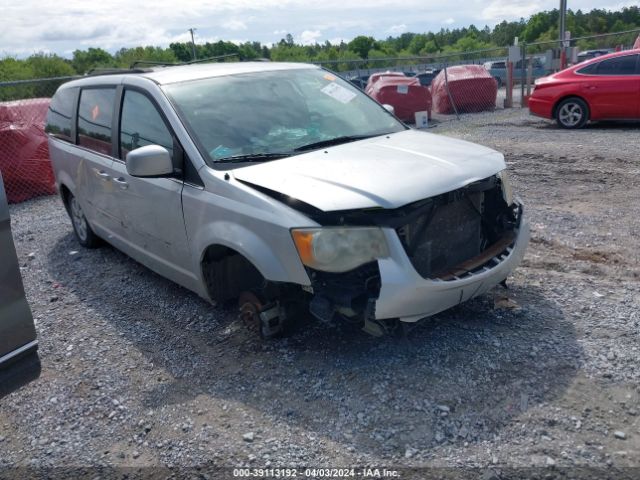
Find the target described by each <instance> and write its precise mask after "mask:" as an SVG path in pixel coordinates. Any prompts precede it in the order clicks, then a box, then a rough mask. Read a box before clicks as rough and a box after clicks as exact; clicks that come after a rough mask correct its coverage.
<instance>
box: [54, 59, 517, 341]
mask: <svg viewBox="0 0 640 480" xmlns="http://www.w3.org/2000/svg"><path fill="white" fill-rule="evenodd" d="M388 109H389V107H385V106H382V105H380V104H378V103H376V102H375V101H374V100H372V99H370V98H369V97H368V96H366V95H365V94H364V93H362V92H361V91H360V90H358V89H357V88H356V87H354V86H352V85H351V84H349V83H348V82H346V81H344V80H342V79H341V78H339V77H338V76H336V75H334V74H332V73H331V72H328V71H327V70H324V69H322V68H319V67H317V66H313V65H305V64H297V63H296V64H287V63H269V62H256V63H221V64H207V65H190V66H177V67H162V68H153V69H149V70H130V71H125V72H122V71H119V72H118V71H115V72H110V74H109V75H106V74H104V75H98V76H90V77H86V78H83V79H80V80H75V81H72V82H69V83H67V84H64V85H63V86H62V87H60V89H59V90H58V91H57V93H56V95H55V96H54V98H53V100H52V102H51V107H50V111H49V116H48V125H47V131H48V132H49V135H50V141H49V147H50V152H51V159H52V162H53V166H54V171H55V175H56V181H57V185H58V188H59V191H60V194H61V196H62V199H63V202H64V205H65V206H66V208H67V210H68V212H69V215H70V217H71V219H72V223H73V228H74V230H75V233H76V235H77V237H78V240H79V242H80V243H81V244H82V245H84V246H86V247H94V246H96V245H97V244H98V243H99V241H100V239H103V240H106V241H107V242H109V243H110V244H112V245H114V246H115V247H117V248H118V249H120V250H122V251H123V252H125V253H127V254H128V255H130V256H131V257H133V258H134V259H136V260H137V261H139V262H140V263H142V264H144V265H146V266H147V267H149V268H150V269H152V270H154V271H155V272H157V273H159V274H161V275H163V276H165V277H167V278H169V279H171V280H173V281H175V282H176V283H178V284H180V285H183V286H184V287H186V288H188V289H190V290H193V291H194V292H196V293H197V294H198V295H200V296H202V297H203V298H205V299H207V300H210V301H214V302H225V301H228V300H232V299H237V298H239V299H240V310H241V312H242V314H241V316H242V318H243V319H244V320H245V321H246V322H247V323H248V324H249V326H251V327H252V328H255V329H257V330H258V331H260V332H261V334H262V335H264V336H267V337H268V336H272V335H276V334H278V333H281V332H282V331H283V330H284V329H285V327H286V326H287V324H288V323H290V321H292V319H294V318H295V315H294V313H295V312H298V311H299V310H300V307H301V306H304V307H305V308H306V307H308V308H309V310H310V311H311V313H312V314H313V315H314V316H315V317H317V318H319V319H321V320H323V321H330V320H335V319H344V320H346V321H349V322H355V323H358V324H360V325H361V326H362V327H363V328H364V329H365V331H367V332H370V333H372V334H376V335H380V334H383V333H388V332H391V331H392V330H394V329H395V328H397V327H398V325H402V322H416V321H417V320H419V319H422V318H425V317H428V316H430V315H433V314H435V313H438V312H440V311H442V310H444V309H447V308H449V307H452V306H454V305H457V304H459V303H461V302H463V301H465V300H468V299H470V298H472V297H475V296H477V295H480V294H483V293H484V292H486V291H487V290H489V289H490V288H492V287H493V286H495V285H496V284H498V283H500V282H503V281H504V280H505V279H506V277H507V276H508V275H509V273H510V272H511V271H512V270H513V269H514V268H515V267H516V266H517V265H518V263H519V262H520V260H521V259H522V257H523V255H524V251H525V248H526V245H527V243H528V239H529V230H528V224H527V220H526V218H525V216H524V214H523V207H522V205H521V203H520V202H519V201H518V200H516V199H514V197H513V194H512V192H511V187H510V184H509V178H508V176H507V173H506V171H505V162H504V158H503V156H502V155H501V154H500V153H498V152H496V151H493V150H490V149H488V148H485V147H482V146H479V145H474V144H471V143H467V142H463V141H460V140H454V139H451V138H447V137H443V136H439V135H433V134H430V133H425V132H421V131H417V130H412V129H409V128H408V127H406V126H405V125H404V124H403V123H401V122H400V121H399V120H397V119H396V118H395V117H394V116H393V114H392V113H390V111H388Z"/></svg>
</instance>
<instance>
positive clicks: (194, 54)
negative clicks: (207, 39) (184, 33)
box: [189, 28, 197, 60]
mask: <svg viewBox="0 0 640 480" xmlns="http://www.w3.org/2000/svg"><path fill="white" fill-rule="evenodd" d="M196 30H197V28H190V29H189V32H191V56H192V57H193V60H195V59H196V42H195V41H194V40H193V32H195V31H196Z"/></svg>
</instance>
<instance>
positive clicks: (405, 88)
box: [398, 85, 409, 95]
mask: <svg viewBox="0 0 640 480" xmlns="http://www.w3.org/2000/svg"><path fill="white" fill-rule="evenodd" d="M398 93H402V94H403V95H406V94H407V93H409V85H398Z"/></svg>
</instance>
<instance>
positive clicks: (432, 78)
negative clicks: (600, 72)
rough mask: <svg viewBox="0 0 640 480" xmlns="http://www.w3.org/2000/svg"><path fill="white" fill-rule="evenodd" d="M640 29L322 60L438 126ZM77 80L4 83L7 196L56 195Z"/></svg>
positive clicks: (525, 90) (402, 111)
mask: <svg viewBox="0 0 640 480" xmlns="http://www.w3.org/2000/svg"><path fill="white" fill-rule="evenodd" d="M639 35H640V29H636V30H628V31H625V32H617V33H613V34H604V35H594V36H588V37H578V38H574V39H571V40H565V41H562V42H560V41H549V42H536V43H531V44H520V45H519V46H515V47H513V46H512V47H500V48H491V49H483V50H475V51H470V52H451V53H440V54H433V55H425V56H417V57H395V58H369V59H366V60H353V61H327V62H322V63H319V65H321V66H323V67H325V68H327V69H329V70H332V71H334V72H336V73H337V74H338V75H340V76H341V77H343V78H345V79H346V80H348V81H350V82H351V83H352V84H354V85H355V86H357V87H359V88H361V89H362V90H364V91H365V92H366V93H368V94H369V95H371V96H373V97H374V98H376V99H378V100H379V101H380V102H381V103H389V104H391V105H392V106H393V107H394V109H395V110H396V113H397V114H398V115H399V116H400V117H401V118H402V119H403V120H404V121H406V122H407V123H414V121H415V120H414V113H415V112H419V113H420V112H426V113H427V117H428V122H431V124H434V123H438V122H449V121H452V120H456V119H460V118H461V117H462V116H464V115H467V114H471V113H478V112H488V111H489V112H490V111H499V110H502V109H505V108H519V107H525V106H526V105H527V99H528V97H529V95H530V94H531V92H532V90H533V84H534V82H535V80H537V79H538V78H540V77H543V76H546V75H549V74H550V73H553V72H555V71H558V70H560V69H562V68H564V67H566V66H569V65H572V64H575V63H578V62H581V61H584V60H587V59H589V58H593V57H595V56H599V55H603V54H606V53H610V52H613V51H616V50H626V49H629V48H632V46H633V44H634V42H635V41H636V39H637V38H638V36H639ZM73 78H77V77H56V78H46V79H34V80H20V81H12V82H0V170H1V171H2V174H3V178H4V182H5V189H6V191H7V194H8V198H9V202H11V203H15V202H21V201H24V200H27V199H29V198H33V197H35V196H38V195H48V194H52V193H55V189H54V179H53V173H52V171H51V165H50V162H49V155H48V148H47V138H46V135H45V133H44V123H45V118H46V112H47V108H48V105H49V101H50V98H51V97H52V96H53V94H54V93H55V91H56V89H57V88H58V87H59V86H60V85H61V84H62V83H64V82H66V81H69V80H72V79H73ZM376 85H377V86H376ZM374 87H375V88H374ZM416 118H417V117H416ZM425 123H427V121H425ZM423 125H424V124H423ZM453 125H454V128H455V124H453Z"/></svg>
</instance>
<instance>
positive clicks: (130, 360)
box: [0, 110, 640, 479]
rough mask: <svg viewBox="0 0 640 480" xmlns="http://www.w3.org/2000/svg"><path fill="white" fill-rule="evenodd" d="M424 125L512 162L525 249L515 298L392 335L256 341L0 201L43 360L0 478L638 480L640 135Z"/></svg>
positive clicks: (107, 254) (126, 265)
mask: <svg viewBox="0 0 640 480" xmlns="http://www.w3.org/2000/svg"><path fill="white" fill-rule="evenodd" d="M431 131H432V132H434V133H439V134H444V135H450V136H454V137H458V138H462V139H466V140H470V141H474V142H477V143H481V144H484V145H487V146H490V147H493V148H496V149H497V150H500V151H502V152H503V153H504V154H505V157H506V159H507V162H508V164H509V167H510V169H511V172H512V177H513V180H514V189H515V191H516V193H517V194H518V195H519V196H520V197H522V199H523V200H524V202H525V205H526V211H527V214H528V215H529V217H530V219H531V223H532V240H531V245H530V248H529V250H528V252H527V255H526V257H525V261H524V263H523V265H522V266H521V267H520V268H519V269H518V270H517V271H516V272H515V273H514V275H513V277H512V278H510V280H509V289H508V290H504V289H502V288H501V287H498V288H497V289H495V290H494V291H493V292H492V293H491V294H488V295H485V296H483V297H481V298H478V299H475V300H473V301H471V302H468V303H466V304H463V305H461V306H459V307H456V308H454V309H452V310H449V311H447V312H444V313H442V314H439V315H437V316H435V317H433V318H431V319H429V320H427V321H424V322H422V323H421V325H420V326H419V327H417V328H416V329H415V330H413V331H412V332H411V333H410V334H409V338H408V339H407V340H406V341H402V340H397V339H392V338H383V339H377V338H371V337H369V336H367V335H366V334H364V333H363V332H360V331H358V330H355V329H353V328H349V327H346V326H339V325H337V326H331V325H324V324H321V323H316V322H310V323H309V324H308V325H306V326H305V327H304V328H300V329H299V331H298V332H297V333H295V334H294V335H293V336H292V337H290V338H287V339H282V340H277V341H273V342H267V343H263V342H260V341H258V340H256V339H255V338H253V337H250V336H248V335H246V333H245V332H244V330H241V329H238V328H237V325H236V322H234V320H235V318H236V312H235V309H234V308H232V307H212V306H210V305H208V304H207V303H205V302H204V301H202V300H201V299H199V298H198V297H197V296H195V295H194V294H192V293H190V292H188V291H186V290H184V289H182V288H180V287H178V286H176V285H175V284H172V283H171V282H169V281H167V280H165V279H163V278H161V277H159V276H157V275H155V274H154V273H152V272H150V271H149V270H147V269H146V268H144V267H142V266H140V265H138V264H136V263H135V262H134V261H132V260H130V259H128V258H127V257H126V256H125V255H123V254H121V253H120V252H118V251H116V250H115V249H113V248H111V247H108V246H105V247H102V248H100V249H98V250H91V251H90V250H83V249H81V247H80V246H79V245H78V244H77V242H76V241H75V239H74V237H73V235H72V230H71V225H70V222H69V220H68V218H67V216H66V213H65V212H64V210H63V207H62V204H61V202H60V201H59V200H58V199H57V198H55V197H49V198H41V199H36V200H32V201H29V202H26V203H23V204H19V205H14V206H12V207H11V215H12V222H13V223H12V226H13V232H14V239H15V242H16V248H17V251H18V255H19V258H20V262H21V265H22V275H23V278H24V281H25V287H26V290H27V296H28V300H29V302H30V304H31V307H32V309H33V313H34V316H35V318H36V321H37V329H38V334H39V339H40V358H41V360H42V365H43V367H42V368H43V370H42V374H41V376H40V378H39V379H38V380H36V381H34V382H32V383H31V384H29V385H27V386H26V387H24V388H22V389H21V390H19V391H17V392H15V393H13V394H11V395H9V396H8V397H6V398H4V399H2V400H0V477H2V474H3V472H10V471H11V470H9V469H8V468H9V467H30V468H37V467H44V468H49V467H64V468H78V467H91V468H95V467H121V466H126V467H135V468H138V467H139V468H140V469H141V470H136V471H139V472H145V470H144V468H145V467H150V466H156V467H157V466H161V467H163V468H166V469H167V471H168V472H171V473H173V474H175V475H180V472H182V471H183V470H181V469H184V468H187V467H198V466H205V465H208V466H214V467H249V468H277V467H297V468H298V469H300V471H303V470H304V467H347V466H354V467H355V466H367V465H369V466H377V467H379V468H382V467H383V466H386V467H388V468H408V467H414V468H415V469H414V470H405V471H403V472H401V473H403V476H401V478H410V477H411V478H428V477H429V475H430V474H431V473H433V472H438V474H439V475H441V476H447V475H450V476H457V475H458V474H462V473H463V472H469V470H468V469H473V468H479V469H481V470H478V471H475V470H471V472H476V473H478V475H477V477H481V478H486V479H489V478H513V476H514V475H513V472H518V473H519V474H520V475H522V476H532V477H537V478H556V477H557V476H562V475H567V476H569V477H571V475H574V478H582V477H587V476H589V477H591V478H638V477H640V417H639V416H638V415H639V414H640V371H639V368H638V366H639V365H640V361H639V360H640V343H639V339H640V314H639V313H638V310H639V307H640V268H639V265H640V262H639V257H640V201H639V200H640V160H639V159H638V152H639V151H640V126H638V125H633V124H600V125H593V126H589V127H588V128H586V129H584V130H581V131H577V132H571V131H564V130H560V129H558V128H556V127H555V126H554V125H553V124H551V123H550V122H546V121H544V120H540V119H536V118H534V117H529V116H528V114H527V113H526V112H525V111H521V110H504V111H499V112H495V113H487V114H479V115H469V116H466V117H464V118H463V120H462V121H461V122H454V121H452V122H444V123H441V124H438V125H437V126H435V127H434V128H432V129H431ZM438 469H443V470H438ZM580 469H582V470H580ZM146 471H149V470H146ZM221 472H222V471H221ZM224 472H226V474H228V475H231V470H225V471H224ZM505 472H511V475H509V474H507V473H505ZM571 472H573V473H571ZM58 473H60V474H61V475H62V473H63V471H59V472H58ZM203 475H204V474H203ZM222 476H223V474H222V473H219V474H213V475H209V477H208V478H222ZM299 476H302V475H299ZM474 476H475V475H474ZM90 478H92V477H90Z"/></svg>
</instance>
